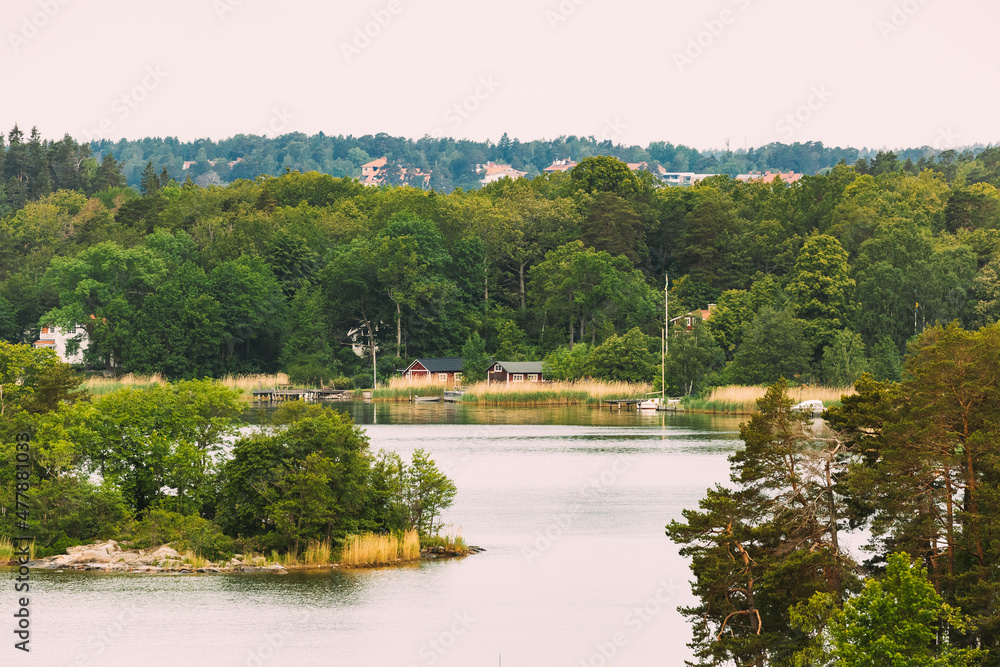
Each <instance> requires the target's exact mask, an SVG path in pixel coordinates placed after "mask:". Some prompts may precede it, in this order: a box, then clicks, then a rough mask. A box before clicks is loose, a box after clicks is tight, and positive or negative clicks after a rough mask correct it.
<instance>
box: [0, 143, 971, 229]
mask: <svg viewBox="0 0 1000 667" xmlns="http://www.w3.org/2000/svg"><path fill="white" fill-rule="evenodd" d="M3 146H4V142H3V137H0V148H3ZM985 148H986V147H985V146H973V147H969V148H967V149H965V151H964V152H965V153H978V152H980V151H982V150H983V149H985ZM6 151H7V152H8V153H9V154H10V155H9V157H10V159H11V160H12V162H11V164H9V165H8V166H7V167H6V168H5V169H4V171H3V174H4V176H3V179H2V181H0V187H2V188H5V189H6V201H7V204H8V205H9V206H13V207H14V208H18V207H19V206H20V205H22V204H23V203H24V202H25V201H27V200H28V199H29V198H34V197H37V196H39V195H41V194H48V193H49V192H51V191H53V190H54V189H60V188H69V189H82V190H83V191H84V192H86V193H87V194H91V193H92V192H96V191H98V190H100V189H102V188H104V187H106V186H107V185H108V173H107V172H106V173H105V174H103V175H101V176H99V175H98V169H99V167H100V165H101V164H103V161H104V159H105V158H107V157H108V156H109V155H113V156H114V157H115V158H116V160H117V162H116V165H117V166H118V167H119V168H120V170H121V173H122V175H123V176H124V177H125V183H126V184H127V185H129V186H130V187H134V188H138V187H139V186H140V184H141V180H142V173H143V171H144V169H145V168H146V164H147V163H149V162H152V164H153V167H154V168H155V169H156V171H157V173H161V172H162V171H163V170H164V169H165V170H166V171H167V173H169V174H170V175H171V176H172V177H174V178H176V179H178V180H182V181H183V180H185V179H186V178H188V177H190V178H191V179H192V180H193V181H194V182H195V183H196V184H197V185H202V186H207V185H222V184H228V183H231V182H233V181H236V180H240V179H246V180H255V179H256V178H257V177H258V176H280V175H282V174H285V173H286V172H288V171H299V172H302V173H306V172H311V171H316V172H319V173H322V174H327V175H330V176H336V177H339V178H357V177H359V176H361V165H363V164H366V163H367V162H369V161H371V160H373V159H377V158H381V157H386V158H388V159H389V160H390V163H392V164H396V165H402V166H405V167H409V168H416V169H420V170H422V171H424V172H433V173H432V177H431V179H430V182H429V183H428V184H427V187H428V188H430V189H433V190H436V191H438V192H441V193H444V194H447V193H450V192H451V191H452V190H453V189H455V188H456V187H460V188H463V189H465V190H471V189H476V188H478V187H479V186H480V179H481V178H482V175H481V174H478V173H477V172H476V167H477V165H481V164H486V163H487V162H489V161H493V162H498V163H505V164H510V165H512V166H513V168H514V169H517V170H519V171H523V172H526V173H527V174H528V177H529V178H530V177H534V176H537V175H539V174H541V173H542V170H544V169H545V168H546V167H548V166H549V165H551V164H552V163H553V161H555V160H562V159H566V158H569V159H572V160H575V161H579V160H582V159H583V158H586V157H592V156H595V155H610V156H613V157H617V158H619V159H621V160H623V161H625V162H635V163H639V162H645V163H647V168H648V169H649V170H651V171H655V170H656V168H657V167H658V166H662V167H663V168H664V169H665V170H666V171H668V172H697V173H711V174H725V175H729V176H736V175H737V174H743V173H749V172H752V171H766V170H772V171H786V172H787V171H794V172H798V173H801V174H810V175H812V174H816V173H819V172H821V171H824V170H827V169H830V168H832V167H833V166H834V165H836V164H838V163H840V162H846V163H847V164H852V165H853V164H856V163H858V162H859V160H860V161H863V162H869V161H870V159H871V158H874V157H876V153H877V152H878V151H874V150H871V149H857V148H830V147H826V146H824V145H823V144H822V142H806V143H794V144H781V143H773V144H768V145H766V146H761V147H758V148H748V149H738V150H736V151H730V150H728V149H727V150H709V151H699V150H697V149H694V148H690V147H688V146H684V145H674V144H671V143H669V142H664V141H658V142H653V143H651V144H649V145H648V146H646V147H645V148H643V147H641V146H626V145H622V144H615V143H613V142H612V141H610V140H602V141H599V140H597V139H595V138H594V137H576V136H566V137H558V138H556V139H552V140H547V141H542V140H536V141H528V142H521V141H520V140H518V139H512V138H511V137H508V136H507V135H506V134H504V135H503V136H501V137H500V138H499V139H498V140H497V141H496V142H493V141H483V142H477V141H470V140H465V139H461V140H456V139H452V138H440V139H433V138H430V137H424V138H423V139H417V140H413V139H406V138H403V137H392V136H389V135H387V134H378V135H375V136H371V135H366V136H362V137H353V136H346V137H345V136H342V135H341V136H328V135H325V134H323V133H319V134H316V135H313V136H307V135H305V134H302V133H290V134H285V135H281V136H278V137H273V138H270V137H264V136H259V135H242V134H241V135H237V136H235V137H232V138H230V139H224V140H221V141H213V140H209V139H199V140H197V141H188V142H181V141H179V140H178V139H175V138H170V137H168V138H146V139H138V140H128V139H121V140H119V141H111V140H108V139H99V140H94V141H91V142H77V141H76V140H74V139H73V138H72V137H70V136H69V135H67V136H65V137H63V139H61V140H59V141H50V140H44V139H42V137H41V135H40V134H39V132H38V131H37V129H32V131H31V133H30V135H29V136H28V137H27V138H26V137H25V136H24V133H23V132H22V131H21V130H19V129H18V128H17V127H16V126H15V128H14V129H13V130H12V131H11V132H10V133H9V134H8V136H7V141H6ZM939 153H941V151H939V150H935V149H933V148H931V147H927V146H925V147H922V148H912V149H905V150H899V151H896V153H895V154H896V156H897V157H898V159H899V160H901V161H902V162H903V164H904V166H905V167H907V168H908V169H916V170H918V171H920V170H922V169H923V168H924V167H925V166H927V165H928V164H929V163H930V162H932V161H933V160H934V159H935V157H936V156H937V155H938V154H939ZM185 166H186V167H187V168H185ZM12 177H13V178H14V179H15V181H16V182H15V183H13V184H11V183H10V179H11V178H12ZM26 182H30V186H29V187H27V188H25V187H24V186H25V184H26ZM419 185H420V186H421V187H423V186H424V183H423V182H420V183H419ZM3 212H4V197H0V213H3Z"/></svg>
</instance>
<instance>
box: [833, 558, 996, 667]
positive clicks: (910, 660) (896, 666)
mask: <svg viewBox="0 0 1000 667" xmlns="http://www.w3.org/2000/svg"><path fill="white" fill-rule="evenodd" d="M974 629H975V628H974V626H973V625H972V623H971V621H970V619H968V618H967V617H964V616H962V615H961V612H960V611H959V610H957V609H955V608H953V607H951V606H949V605H948V604H946V603H945V602H944V601H943V600H942V599H941V596H940V595H938V594H937V592H936V591H935V590H934V586H932V585H931V583H930V582H929V581H928V580H927V571H926V570H925V569H924V568H923V567H922V566H920V565H919V564H918V565H914V564H913V563H911V562H910V559H909V558H908V557H907V556H906V555H905V554H891V555H890V556H889V560H888V567H887V568H886V573H885V576H884V577H882V578H880V579H870V580H868V582H866V583H865V588H864V590H863V591H862V592H861V594H860V595H858V596H857V597H855V598H852V599H850V600H848V601H847V603H846V604H845V605H844V609H843V611H841V612H840V613H838V614H835V615H834V616H833V619H832V621H831V623H830V636H831V638H832V644H833V652H834V655H835V656H836V657H837V659H838V663H837V664H840V665H844V667H910V666H911V665H929V666H934V667H965V666H972V665H979V664H982V662H983V660H984V658H985V657H986V652H985V651H982V650H978V649H972V648H961V647H959V646H956V645H954V644H953V643H952V640H951V638H950V637H949V633H951V632H956V633H959V634H965V633H969V632H972V631H974Z"/></svg>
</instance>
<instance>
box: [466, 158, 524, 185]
mask: <svg viewBox="0 0 1000 667" xmlns="http://www.w3.org/2000/svg"><path fill="white" fill-rule="evenodd" d="M476 173H477V174H479V175H480V176H482V177H483V178H482V179H480V181H479V182H480V183H482V184H483V185H489V184H490V183H495V182H497V181H499V180H500V179H501V178H511V179H518V178H524V177H525V176H527V175H528V172H526V171H518V170H517V169H514V168H513V167H511V166H510V165H509V164H496V163H495V162H487V163H486V164H481V165H479V166H478V167H476Z"/></svg>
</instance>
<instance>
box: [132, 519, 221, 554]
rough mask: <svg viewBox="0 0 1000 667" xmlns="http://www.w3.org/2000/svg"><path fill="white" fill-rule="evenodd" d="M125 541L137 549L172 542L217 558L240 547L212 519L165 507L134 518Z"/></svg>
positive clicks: (182, 550) (177, 548) (176, 546)
mask: <svg viewBox="0 0 1000 667" xmlns="http://www.w3.org/2000/svg"><path fill="white" fill-rule="evenodd" d="M123 541H126V542H127V543H128V545H129V546H130V547H131V548H135V549H149V548H155V547H158V546H160V545H162V544H171V545H173V548H174V549H176V550H178V551H180V552H181V553H184V552H185V551H188V550H190V551H193V552H194V553H196V554H197V555H199V556H202V557H204V558H208V559H209V560H213V561H216V562H218V561H220V560H225V559H226V558H231V557H232V556H233V554H234V553H236V548H237V545H236V542H235V541H234V540H233V539H232V538H231V537H228V536H226V535H225V534H223V532H222V530H221V529H220V528H219V526H217V525H216V524H215V523H213V522H212V521H209V520H207V519H203V518H201V517H199V516H189V515H184V514H178V513H177V512H171V511H169V510H163V509H153V510H150V511H149V512H146V513H145V514H144V515H142V517H141V519H137V520H134V521H132V523H131V524H130V525H129V526H128V527H127V528H126V530H125V532H124V540H123Z"/></svg>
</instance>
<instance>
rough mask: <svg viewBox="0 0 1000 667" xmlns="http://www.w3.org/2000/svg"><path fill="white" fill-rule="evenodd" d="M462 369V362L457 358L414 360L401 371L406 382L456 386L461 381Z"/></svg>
mask: <svg viewBox="0 0 1000 667" xmlns="http://www.w3.org/2000/svg"><path fill="white" fill-rule="evenodd" d="M462 368H463V360H462V359H461V358H459V357H442V358H440V359H416V360H414V362H413V363H412V364H410V365H409V366H407V367H406V369H404V370H403V377H405V378H406V379H408V380H430V381H431V382H442V383H444V384H457V383H459V382H461V381H462Z"/></svg>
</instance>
